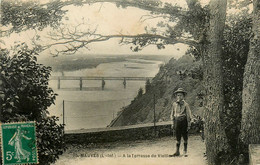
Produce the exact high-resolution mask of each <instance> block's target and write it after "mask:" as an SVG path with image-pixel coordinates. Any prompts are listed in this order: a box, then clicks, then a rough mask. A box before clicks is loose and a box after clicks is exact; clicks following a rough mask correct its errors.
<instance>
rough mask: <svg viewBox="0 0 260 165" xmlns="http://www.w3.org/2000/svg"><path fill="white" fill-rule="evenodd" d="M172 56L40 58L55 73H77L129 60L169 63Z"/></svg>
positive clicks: (66, 56) (68, 56)
mask: <svg viewBox="0 0 260 165" xmlns="http://www.w3.org/2000/svg"><path fill="white" fill-rule="evenodd" d="M170 58H171V57H170V56H162V55H161V56H160V55H84V54H81V55H60V56H57V57H40V58H39V59H38V61H39V63H41V64H44V65H45V66H50V67H52V70H53V71H54V72H60V71H75V70H79V69H86V68H95V67H97V66H98V65H99V64H102V63H110V62H121V61H126V60H127V59H144V60H155V61H163V62H165V63H166V62H168V61H169V60H170Z"/></svg>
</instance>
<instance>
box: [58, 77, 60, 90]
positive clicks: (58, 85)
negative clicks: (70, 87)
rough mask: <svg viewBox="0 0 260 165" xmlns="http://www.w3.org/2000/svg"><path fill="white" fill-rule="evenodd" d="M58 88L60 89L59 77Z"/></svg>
mask: <svg viewBox="0 0 260 165" xmlns="http://www.w3.org/2000/svg"><path fill="white" fill-rule="evenodd" d="M58 89H60V77H58Z"/></svg>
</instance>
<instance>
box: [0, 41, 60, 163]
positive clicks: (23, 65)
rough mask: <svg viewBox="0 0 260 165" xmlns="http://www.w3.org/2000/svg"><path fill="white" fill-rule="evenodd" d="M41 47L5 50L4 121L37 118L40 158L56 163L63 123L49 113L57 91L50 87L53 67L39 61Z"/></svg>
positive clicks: (3, 76) (2, 56) (2, 52)
mask: <svg viewBox="0 0 260 165" xmlns="http://www.w3.org/2000/svg"><path fill="white" fill-rule="evenodd" d="M36 56H37V50H36V49H33V50H29V49H28V47H27V46H26V45H25V44H21V45H18V46H17V47H16V49H15V50H14V51H13V52H8V51H7V50H2V51H1V54H0V57H1V63H0V65H1V67H0V68H1V77H2V78H3V80H4V82H5V83H4V84H5V88H4V94H5V97H4V101H3V104H2V107H1V114H2V116H1V122H14V121H36V124H37V129H36V131H37V137H38V139H37V140H38V149H39V150H38V152H39V159H40V161H41V162H43V161H44V164H47V163H52V162H54V161H55V160H56V159H57V158H58V155H60V154H61V153H62V150H63V147H64V143H63V135H62V130H63V126H62V125H58V124H57V123H56V121H57V118H55V117H47V114H48V111H47V108H48V107H49V106H50V105H51V104H53V103H54V101H55V98H56V95H57V94H55V93H54V92H53V90H52V89H51V88H49V87H48V80H49V76H50V72H51V68H50V67H45V66H43V65H42V64H38V63H37V57H36Z"/></svg>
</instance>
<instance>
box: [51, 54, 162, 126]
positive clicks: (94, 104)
mask: <svg viewBox="0 0 260 165" xmlns="http://www.w3.org/2000/svg"><path fill="white" fill-rule="evenodd" d="M161 64H163V62H162V61H154V60H143V59H127V60H126V61H123V62H111V63H102V64H100V65H98V66H97V67H96V68H88V69H81V70H76V71H69V72H63V74H64V76H98V77H99V76H100V77H102V76H104V77H107V76H112V77H154V76H155V75H156V74H157V73H158V71H159V67H160V65H161ZM61 75H62V73H60V72H53V73H52V76H61ZM49 85H50V87H52V88H53V89H54V91H55V92H56V93H57V94H58V96H57V98H56V101H55V105H52V106H51V107H50V108H49V111H50V115H55V116H58V117H60V121H59V123H63V108H64V111H65V113H64V118H65V121H64V122H65V130H75V129H89V128H103V127H106V126H107V125H109V123H110V122H111V121H112V120H113V118H115V117H116V115H117V113H118V112H119V111H120V109H121V108H122V107H123V106H127V105H129V104H130V103H131V100H133V98H134V97H135V96H136V95H137V92H138V90H139V88H143V89H144V86H145V81H126V88H124V86H123V81H122V80H106V81H105V88H104V90H102V88H101V81H100V80H84V81H83V90H82V91H80V90H79V80H62V81H61V89H57V80H50V82H49ZM63 101H64V104H63Z"/></svg>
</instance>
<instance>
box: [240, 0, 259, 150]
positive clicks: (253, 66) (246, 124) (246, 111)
mask: <svg viewBox="0 0 260 165" xmlns="http://www.w3.org/2000/svg"><path fill="white" fill-rule="evenodd" d="M253 6H254V7H253V27H252V32H253V35H254V36H253V37H252V38H251V42H250V49H249V53H248V58H247V63H246V66H245V71H244V79H243V93H242V121H241V135H240V139H241V141H242V142H243V144H244V145H246V146H248V144H251V143H260V136H259V135H260V0H254V1H253Z"/></svg>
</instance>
